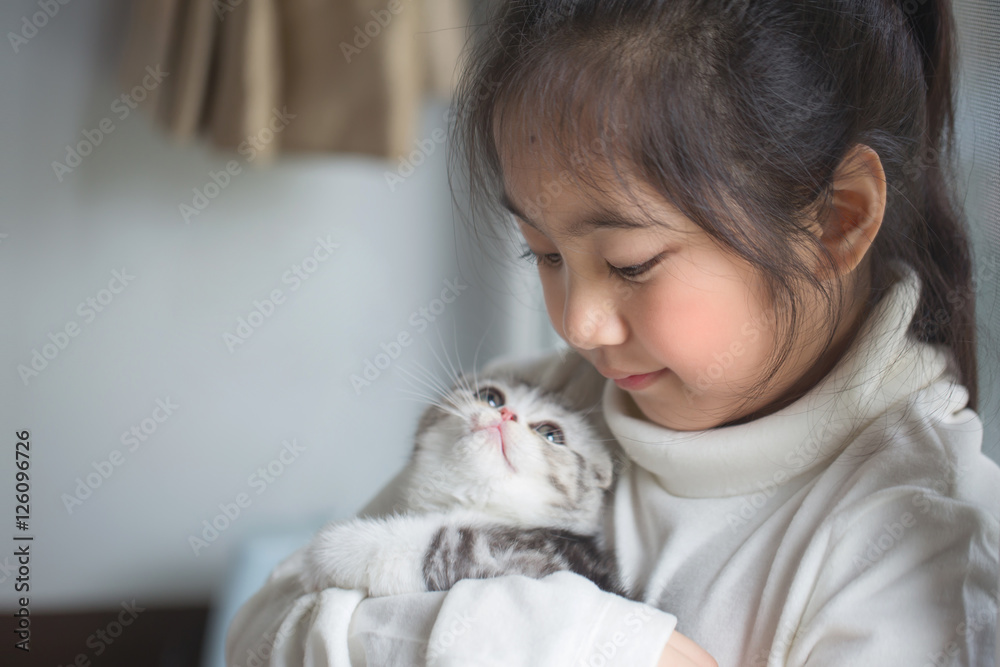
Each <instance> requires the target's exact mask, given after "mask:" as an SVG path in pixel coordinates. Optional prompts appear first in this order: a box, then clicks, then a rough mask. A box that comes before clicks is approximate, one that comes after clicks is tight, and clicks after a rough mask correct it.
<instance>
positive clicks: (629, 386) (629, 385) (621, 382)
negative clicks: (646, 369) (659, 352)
mask: <svg viewBox="0 0 1000 667" xmlns="http://www.w3.org/2000/svg"><path fill="white" fill-rule="evenodd" d="M666 371H667V369H666V368H661V369H660V370H658V371H654V372H652V373H643V374H642V375H629V376H628V377H624V378H619V379H617V380H615V384H616V385H618V386H619V387H621V388H622V389H624V390H625V391H639V390H640V389H645V388H646V387H648V386H649V385H651V384H653V383H654V382H656V380H657V379H658V378H659V377H660V376H661V375H662V374H663V373H665V372H666Z"/></svg>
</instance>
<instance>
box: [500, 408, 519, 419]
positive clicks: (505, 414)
mask: <svg viewBox="0 0 1000 667" xmlns="http://www.w3.org/2000/svg"><path fill="white" fill-rule="evenodd" d="M500 418H501V419H502V420H503V421H507V420H508V419H509V420H511V421H515V422H516V421H517V415H515V414H514V412H513V411H512V410H511V409H510V408H508V407H507V406H506V405H505V406H503V407H502V408H500Z"/></svg>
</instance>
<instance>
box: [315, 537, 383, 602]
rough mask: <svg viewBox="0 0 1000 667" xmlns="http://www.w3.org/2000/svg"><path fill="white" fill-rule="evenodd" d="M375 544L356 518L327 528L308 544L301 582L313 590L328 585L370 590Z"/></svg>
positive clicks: (321, 588) (329, 586)
mask: <svg viewBox="0 0 1000 667" xmlns="http://www.w3.org/2000/svg"><path fill="white" fill-rule="evenodd" d="M372 547H373V545H372V544H371V541H370V540H369V539H368V538H367V536H366V534H365V531H364V529H363V527H362V526H361V525H360V524H359V523H358V522H356V521H352V522H348V523H341V524H331V525H329V526H326V527H325V528H323V529H322V530H321V531H320V532H319V533H317V534H316V536H315V537H314V538H313V539H312V542H310V543H309V545H308V546H307V547H306V551H305V559H304V563H303V568H302V572H301V573H299V581H300V582H301V583H302V586H303V588H305V589H306V591H308V592H310V593H313V592H318V591H322V590H325V589H327V588H346V589H359V590H364V591H366V592H367V590H368V563H369V561H370V560H371V558H372V557H373V556H374V553H373V548H372Z"/></svg>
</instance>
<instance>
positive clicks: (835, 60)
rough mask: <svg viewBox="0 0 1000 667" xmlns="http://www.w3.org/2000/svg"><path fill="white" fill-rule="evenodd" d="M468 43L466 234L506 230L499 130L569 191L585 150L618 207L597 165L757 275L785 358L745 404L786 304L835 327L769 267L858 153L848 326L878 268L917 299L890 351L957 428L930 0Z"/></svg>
mask: <svg viewBox="0 0 1000 667" xmlns="http://www.w3.org/2000/svg"><path fill="white" fill-rule="evenodd" d="M480 27H481V28H482V32H481V33H480V34H479V35H476V36H475V37H476V39H473V40H472V47H471V50H470V51H469V52H468V54H467V55H468V60H467V61H466V62H467V66H466V68H465V70H464V72H463V75H462V79H461V81H460V84H459V88H458V93H457V100H456V105H455V110H456V114H457V115H456V121H457V122H456V126H455V131H454V135H453V137H452V150H453V152H452V154H451V159H452V165H451V166H452V167H453V168H454V167H455V166H458V167H459V168H464V169H466V170H467V172H465V173H466V174H467V175H466V178H468V179H469V188H470V198H471V201H470V206H471V211H472V215H473V221H474V222H476V221H478V220H487V221H496V220H498V219H505V220H508V221H509V219H510V218H509V216H506V215H505V216H503V217H502V218H500V217H499V216H497V215H496V214H497V213H498V212H500V211H501V208H502V203H501V201H500V198H499V194H500V193H501V192H502V187H503V173H502V164H501V155H500V151H499V146H498V144H497V141H498V135H500V136H503V137H511V136H512V135H511V133H512V132H514V131H515V127H514V125H512V124H511V120H512V119H513V120H518V119H520V120H522V121H526V122H524V123H523V125H522V127H527V128H530V129H529V130H528V131H530V133H531V134H532V135H533V136H532V140H537V139H538V138H539V137H541V136H542V135H544V138H545V139H546V140H548V141H552V142H553V147H554V148H555V149H556V150H553V151H551V152H552V153H553V154H556V155H558V156H561V157H559V158H557V159H559V160H560V161H561V164H562V165H563V166H566V167H568V172H564V173H571V174H572V175H573V178H576V179H586V178H587V168H586V166H587V163H588V162H589V161H590V160H588V156H593V154H594V152H595V151H596V152H597V153H599V157H600V158H601V159H602V160H603V164H610V165H612V169H613V171H614V173H615V174H616V175H618V177H619V178H620V179H621V183H622V184H623V185H624V186H625V187H626V188H628V187H629V183H630V182H633V183H634V181H628V180H627V177H626V176H622V172H620V171H619V169H618V167H617V166H615V165H617V164H618V163H619V162H621V163H623V164H625V165H627V167H628V169H629V172H630V173H631V174H637V175H638V177H639V178H640V179H641V180H642V181H643V182H644V183H645V184H647V185H649V186H652V187H653V188H654V189H655V190H656V191H657V192H658V193H659V194H660V195H662V197H664V198H665V199H666V200H667V201H669V202H670V203H671V204H672V205H673V206H674V207H675V208H677V209H678V210H679V211H680V212H681V213H682V214H684V215H685V216H686V217H688V218H689V219H690V220H691V221H692V222H694V223H695V224H697V225H698V226H699V227H700V228H702V229H703V230H704V231H705V232H706V233H707V234H709V235H710V236H711V237H712V238H713V239H715V240H716V241H717V242H718V243H720V244H721V245H722V247H723V248H726V249H728V250H730V251H732V252H733V253H735V254H736V255H737V256H739V257H741V258H742V259H744V260H746V261H747V262H749V263H751V264H752V265H754V266H755V267H756V268H757V269H759V271H760V274H761V278H762V280H763V281H764V282H765V285H766V288H767V289H768V291H769V293H770V295H771V298H772V299H773V301H774V303H775V305H776V306H777V305H779V304H780V305H782V306H784V308H781V309H779V310H780V312H782V313H784V314H785V315H786V316H787V327H786V329H785V330H784V332H785V334H786V337H784V339H785V344H784V345H783V346H779V348H780V349H777V350H775V352H774V355H773V359H772V360H771V361H772V362H773V365H772V366H771V367H770V368H769V372H768V373H766V374H765V376H764V377H763V378H762V380H761V382H760V383H759V385H758V386H757V387H755V388H754V389H755V390H759V391H763V389H764V387H765V385H766V383H767V382H769V381H770V379H771V378H772V377H773V376H774V374H775V373H776V372H777V371H778V369H779V367H780V365H781V364H782V363H783V362H784V361H785V359H786V358H787V357H788V355H789V354H790V353H791V344H792V334H793V333H794V330H795V327H796V322H797V321H798V320H797V317H796V312H797V307H796V306H797V302H798V299H797V297H796V290H795V289H794V287H795V286H796V285H800V284H802V283H803V282H804V283H808V284H811V285H812V286H814V287H815V288H816V289H817V290H818V291H819V292H820V293H822V294H824V296H825V297H826V299H827V304H828V307H829V313H830V315H831V319H835V318H836V316H837V314H838V312H839V309H838V308H837V307H835V306H834V304H836V303H839V301H840V297H841V296H842V294H841V290H842V289H843V286H840V285H838V286H837V287H836V288H835V289H833V290H828V289H826V288H825V286H824V284H823V283H822V281H821V280H820V279H819V278H818V277H816V276H815V275H814V274H813V273H812V272H810V270H809V268H808V267H807V266H805V265H804V264H800V263H799V262H798V259H797V258H796V257H795V256H793V253H790V252H788V251H787V248H788V245H789V243H791V242H793V241H804V240H812V239H814V238H815V237H814V235H812V234H810V233H809V232H808V231H807V230H806V228H805V226H804V224H803V221H804V220H805V219H806V216H807V215H809V214H810V213H816V212H819V211H823V210H826V209H825V207H826V206H828V205H829V203H830V198H831V195H832V192H831V183H832V180H833V176H834V172H835V169H836V168H837V166H838V165H839V164H840V163H841V161H842V160H843V158H844V157H845V156H846V155H847V154H848V152H849V151H850V149H851V148H852V147H853V146H855V145H856V144H864V145H867V146H869V147H871V148H872V149H873V150H874V151H875V152H876V153H877V154H878V156H879V158H880V159H881V162H882V167H883V169H884V171H885V176H886V184H887V185H886V189H887V201H886V208H885V214H884V217H883V220H882V224H881V228H880V230H879V233H878V235H877V236H876V238H875V241H874V242H873V245H872V247H871V248H870V250H869V253H868V255H867V256H866V258H865V262H867V264H868V266H869V267H870V284H871V288H872V289H871V295H870V299H869V304H868V307H869V310H868V311H866V313H865V316H867V315H868V313H870V307H871V305H873V304H875V303H876V302H877V301H878V300H879V299H880V298H881V297H882V295H883V294H884V293H885V291H886V290H887V289H888V287H889V286H890V285H891V284H892V282H893V281H894V280H895V276H894V274H893V272H892V269H891V264H892V262H893V261H894V260H902V261H903V262H905V263H907V264H909V265H910V266H912V267H914V269H915V270H916V272H917V274H918V275H919V276H920V279H921V281H922V285H923V288H922V293H921V299H920V303H919V306H918V309H917V313H916V315H915V317H914V318H913V321H912V322H911V323H910V332H911V334H912V335H913V336H914V337H915V338H916V339H917V340H921V341H925V342H930V343H939V344H941V345H943V346H945V347H946V348H948V349H950V350H952V351H953V353H954V357H955V362H956V364H957V369H956V370H957V372H958V373H959V377H958V380H959V381H960V382H961V383H963V384H964V385H965V386H966V388H967V389H968V392H969V407H971V408H972V409H976V406H977V404H978V380H977V361H976V329H975V299H974V292H973V290H974V285H973V282H972V257H971V248H970V244H969V240H968V232H967V228H966V224H965V220H964V215H963V213H962V212H961V210H960V207H959V206H958V203H957V202H956V201H954V197H953V195H952V188H953V184H954V182H955V179H954V176H953V168H954V167H953V162H952V161H953V157H952V154H953V145H954V138H953V135H954V101H953V87H952V82H953V79H954V71H953V66H954V65H953V63H954V27H953V18H952V14H951V6H950V2H949V1H948V0H905V2H899V1H897V0H829V1H827V2H816V1H811V2H789V1H788V0H577V1H574V0H561V1H560V0H516V1H510V2H502V3H500V4H498V6H497V7H496V9H495V11H494V12H493V14H492V15H491V16H490V17H489V19H488V20H487V21H485V22H484V23H482V24H481V26H480ZM536 135H537V136H536ZM522 138H523V139H527V137H522ZM456 161H457V163H458V164H457V165H456V164H455V162H456ZM590 184H591V185H593V186H597V185H598V184H597V182H591V183H590ZM474 227H475V225H474ZM814 246H815V252H816V253H817V254H818V255H820V256H822V257H825V258H826V260H827V261H832V258H831V257H830V255H829V253H826V252H825V248H823V247H822V246H821V245H819V244H814ZM831 292H836V294H833V293H831ZM835 329H836V326H834V327H831V331H830V337H831V340H832V337H833V332H834V330H835ZM831 340H828V341H827V345H828V346H829V344H830V342H831ZM748 400H749V399H748Z"/></svg>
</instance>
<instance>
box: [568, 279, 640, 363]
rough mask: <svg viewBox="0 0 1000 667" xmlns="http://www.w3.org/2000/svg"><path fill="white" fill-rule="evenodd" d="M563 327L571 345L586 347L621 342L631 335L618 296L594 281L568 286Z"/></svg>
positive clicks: (618, 343) (590, 347) (585, 348)
mask: <svg viewBox="0 0 1000 667" xmlns="http://www.w3.org/2000/svg"><path fill="white" fill-rule="evenodd" d="M563 331H564V332H565V335H566V340H567V342H568V343H569V344H570V345H572V346H573V347H576V348H579V349H584V350H591V349H594V348H596V347H601V346H604V345H621V344H622V343H624V342H625V339H626V338H627V335H626V327H625V322H624V321H623V320H622V318H621V315H619V314H618V304H617V302H616V301H615V299H614V297H613V296H612V295H611V294H609V293H608V291H604V290H601V289H599V288H598V287H597V286H594V285H581V284H577V285H568V286H567V293H566V302H565V304H564V307H563Z"/></svg>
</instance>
